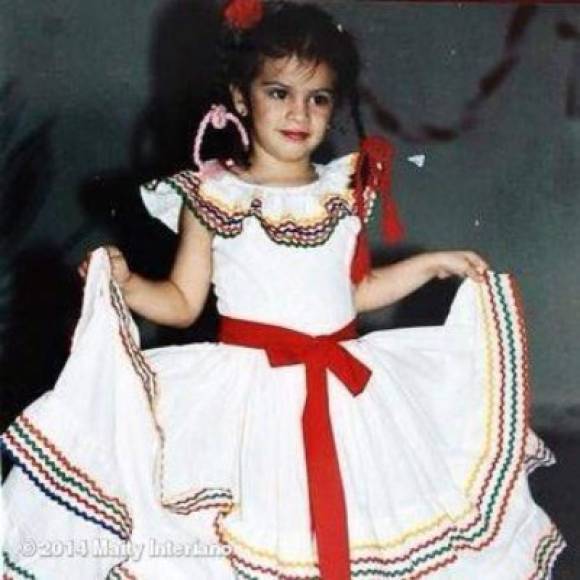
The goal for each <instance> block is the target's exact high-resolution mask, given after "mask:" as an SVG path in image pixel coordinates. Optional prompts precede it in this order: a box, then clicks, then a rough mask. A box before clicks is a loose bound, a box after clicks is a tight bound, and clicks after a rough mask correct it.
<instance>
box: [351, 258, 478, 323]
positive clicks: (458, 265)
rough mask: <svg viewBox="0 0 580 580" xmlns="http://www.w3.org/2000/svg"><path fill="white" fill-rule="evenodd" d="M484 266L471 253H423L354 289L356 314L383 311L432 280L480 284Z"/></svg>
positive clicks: (375, 272) (373, 273)
mask: <svg viewBox="0 0 580 580" xmlns="http://www.w3.org/2000/svg"><path fill="white" fill-rule="evenodd" d="M487 268H488V265H487V263H486V262H485V260H483V258H481V256H479V255H478V254H476V253H475V252H470V251H453V252H426V253H424V254H419V255H417V256H413V257H412V258H408V259H406V260H402V261H400V262H397V263H396V264H391V265H388V266H383V267H381V268H374V269H373V270H371V272H370V273H369V274H368V275H367V276H366V277H365V278H363V280H362V281H361V282H360V284H358V286H357V287H356V288H355V292H354V303H355V308H356V311H357V312H367V311H369V310H376V309H377V308H383V307H385V306H388V305H390V304H393V303H394V302H397V301H398V300H401V299H402V298H404V297H405V296H407V295H409V294H411V292H414V291H415V290H417V288H419V287H420V286H423V284H425V283H427V282H429V280H431V279H433V278H435V277H436V278H448V277H449V276H452V275H458V276H469V277H470V278H472V279H473V280H475V281H476V282H481V281H482V280H483V278H484V275H483V273H484V272H485V270H487Z"/></svg>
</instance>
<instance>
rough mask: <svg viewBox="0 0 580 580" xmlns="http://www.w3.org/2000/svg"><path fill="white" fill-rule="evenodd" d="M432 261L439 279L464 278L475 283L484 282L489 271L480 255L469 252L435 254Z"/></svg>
mask: <svg viewBox="0 0 580 580" xmlns="http://www.w3.org/2000/svg"><path fill="white" fill-rule="evenodd" d="M432 260H433V262H432V263H433V269H434V275H435V277H436V278H439V279H444V278H449V277H450V276H462V277H464V278H465V277H469V278H471V279H472V280H474V281H475V282H483V280H484V279H485V271H486V270H488V269H489V266H488V264H487V262H486V261H485V260H484V259H483V258H482V257H481V256H480V255H479V254H476V253H475V252H471V251H468V250H465V251H452V252H433V253H432Z"/></svg>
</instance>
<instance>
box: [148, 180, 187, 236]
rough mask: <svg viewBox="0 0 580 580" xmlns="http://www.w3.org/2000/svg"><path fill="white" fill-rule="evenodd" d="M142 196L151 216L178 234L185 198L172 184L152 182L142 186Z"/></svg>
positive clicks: (159, 181)
mask: <svg viewBox="0 0 580 580" xmlns="http://www.w3.org/2000/svg"><path fill="white" fill-rule="evenodd" d="M140 194H141V199H142V200H143V204H144V205H145V208H146V209H147V212H148V213H149V215H151V217H154V218H156V219H158V220H159V221H161V222H162V223H163V224H164V225H165V226H167V227H168V228H169V229H170V230H171V231H173V232H175V233H177V232H178V229H179V212H180V211H181V206H182V205H183V198H182V196H181V195H179V193H178V192H177V191H176V190H175V189H174V188H173V187H172V185H171V183H169V182H168V181H165V180H163V181H161V180H154V181H151V182H149V183H146V184H144V185H142V186H141V188H140Z"/></svg>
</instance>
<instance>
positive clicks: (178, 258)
mask: <svg viewBox="0 0 580 580" xmlns="http://www.w3.org/2000/svg"><path fill="white" fill-rule="evenodd" d="M179 222H180V225H179V230H180V240H179V245H178V248H177V253H176V255H175V261H174V263H173V268H172V270H171V273H170V274H169V277H168V278H167V280H159V281H155V280H149V279H147V278H144V277H143V276H140V275H139V274H135V273H133V272H129V270H128V269H127V272H126V273H127V275H126V276H125V277H124V278H125V279H124V280H123V281H122V282H120V286H121V290H122V292H123V296H124V297H125V300H126V302H127V305H128V306H129V308H130V309H131V310H133V311H134V312H136V313H137V314H139V315H141V316H143V317H144V318H146V319H148V320H151V321H152V322H155V323H156V324H161V325H164V326H174V327H176V328H187V327H188V326H190V325H191V324H193V322H194V321H195V320H196V319H197V317H198V316H199V315H200V314H201V311H202V310H203V307H204V305H205V302H206V299H207V295H208V291H209V287H210V283H211V272H212V265H211V240H212V234H211V233H210V232H209V231H208V230H207V228H205V227H204V226H203V225H202V224H201V223H200V222H199V220H198V219H197V218H196V217H195V216H194V214H193V213H192V212H191V211H190V210H189V209H187V207H186V206H185V205H183V206H182V208H181V214H180V217H179ZM121 259H123V258H122V256H121ZM123 260H124V259H123ZM111 261H112V265H113V270H114V269H115V257H114V256H113V257H112V258H111ZM115 278H116V279H117V280H118V279H119V278H118V277H117V276H115Z"/></svg>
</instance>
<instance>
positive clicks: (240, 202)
mask: <svg viewBox="0 0 580 580" xmlns="http://www.w3.org/2000/svg"><path fill="white" fill-rule="evenodd" d="M357 156H358V154H357V153H351V154H348V155H344V156H343V157H339V158H337V159H335V160H333V161H331V162H330V163H328V164H326V165H321V164H318V165H315V168H316V172H317V174H318V179H316V180H315V181H313V182H312V183H308V184H304V185H295V186H283V185H264V184H253V183H249V182H247V181H244V180H242V179H241V178H240V177H238V176H236V175H235V174H233V173H231V172H229V171H227V170H226V169H224V168H223V167H221V166H220V165H219V163H217V162H215V163H213V164H212V166H210V167H211V169H210V171H205V172H204V174H203V175H202V174H200V173H197V172H194V171H182V172H180V173H178V174H176V175H173V176H171V177H168V178H166V179H163V180H158V181H155V182H152V183H151V184H148V185H147V186H145V188H144V189H143V190H142V196H143V199H144V202H145V205H146V206H147V208H148V209H149V211H150V213H152V215H154V216H155V217H159V219H162V220H163V218H162V217H161V216H160V215H159V212H157V213H158V215H156V214H155V211H154V208H153V205H155V204H156V203H157V202H154V201H153V198H152V197H151V196H156V195H157V196H159V195H162V194H163V193H166V194H167V193H168V192H171V193H172V194H173V197H174V194H175V193H177V194H179V195H180V196H181V197H182V199H183V201H184V202H185V203H186V204H187V206H188V207H189V208H190V209H191V210H192V211H193V212H194V213H195V215H196V216H197V217H198V219H199V220H200V221H201V222H202V223H203V224H204V225H205V226H206V227H207V228H208V229H210V230H211V231H213V232H215V233H216V234H218V235H220V236H224V237H233V236H236V235H239V234H240V233H241V232H242V231H243V221H244V219H245V218H247V217H250V216H252V217H255V218H256V219H257V220H258V221H259V222H260V223H261V225H262V227H263V228H264V230H265V232H266V233H267V234H268V236H269V237H270V238H271V239H272V240H273V241H275V242H276V243H281V244H285V245H291V246H300V247H309V246H317V245H320V244H323V243H324V242H326V241H327V240H328V238H329V237H330V235H331V234H332V232H333V231H334V228H335V227H336V225H337V224H338V222H339V221H340V220H341V219H342V218H343V217H346V216H349V215H357V211H356V210H357V208H356V207H355V197H354V190H353V174H354V171H355V168H356V161H357ZM373 200H374V194H373V192H371V191H369V192H367V193H366V201H365V205H366V206H367V208H370V206H372V203H373ZM168 203H170V202H169V201H168V200H167V198H166V201H165V206H166V210H167V206H168ZM157 205H159V204H158V203H157ZM166 213H167V211H166ZM174 213H175V212H174ZM368 214H370V211H365V212H364V215H368ZM163 221H165V223H167V221H166V220H163ZM170 227H171V226H170Z"/></svg>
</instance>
